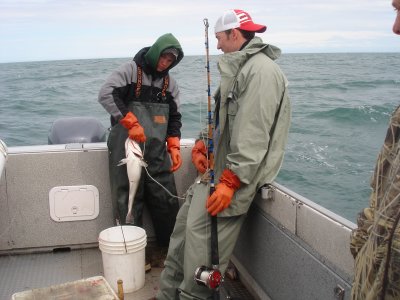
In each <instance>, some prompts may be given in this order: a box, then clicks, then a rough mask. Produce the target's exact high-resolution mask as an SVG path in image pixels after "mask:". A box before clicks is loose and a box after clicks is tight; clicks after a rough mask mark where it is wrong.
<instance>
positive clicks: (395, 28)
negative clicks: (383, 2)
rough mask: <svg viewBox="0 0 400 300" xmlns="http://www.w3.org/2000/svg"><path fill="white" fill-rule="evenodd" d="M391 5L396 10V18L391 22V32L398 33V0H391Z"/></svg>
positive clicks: (399, 13)
mask: <svg viewBox="0 0 400 300" xmlns="http://www.w3.org/2000/svg"><path fill="white" fill-rule="evenodd" d="M392 5H393V7H394V9H395V11H396V19H395V20H394V24H393V32H394V33H395V34H399V35H400V0H393V1H392Z"/></svg>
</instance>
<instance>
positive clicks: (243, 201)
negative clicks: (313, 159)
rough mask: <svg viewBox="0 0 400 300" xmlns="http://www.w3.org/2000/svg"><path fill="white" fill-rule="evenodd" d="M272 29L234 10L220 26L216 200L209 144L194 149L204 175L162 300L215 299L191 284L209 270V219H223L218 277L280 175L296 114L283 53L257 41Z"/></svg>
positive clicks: (181, 225) (174, 250)
mask: <svg viewBox="0 0 400 300" xmlns="http://www.w3.org/2000/svg"><path fill="white" fill-rule="evenodd" d="M265 30H266V26H264V25H259V24H255V23H254V22H253V21H252V19H251V17H250V15H249V14H248V13H246V12H244V11H242V10H229V11H227V12H225V13H224V14H223V16H221V17H220V18H219V19H218V21H217V22H216V25H215V34H216V38H217V40H218V46H217V48H218V49H220V50H222V51H223V52H224V55H222V56H221V57H220V59H219V62H218V68H219V72H220V74H221V82H220V86H219V88H218V90H217V92H216V93H215V101H216V102H215V111H214V115H213V117H214V120H213V127H214V138H213V143H214V158H215V161H214V163H215V165H214V173H215V176H214V177H215V184H216V186H215V192H214V193H213V194H212V195H211V196H208V195H209V191H210V185H209V180H208V177H209V176H208V172H207V168H208V160H207V147H206V145H207V142H205V141H203V140H202V139H200V140H198V141H197V142H196V143H195V146H194V148H193V150H192V161H193V163H194V165H195V166H196V168H197V170H198V171H199V172H200V173H204V174H203V176H201V177H200V178H199V179H198V180H196V182H195V183H194V184H193V185H192V186H191V187H190V188H189V189H188V191H187V196H186V201H185V203H184V204H183V205H182V207H181V209H180V210H179V213H178V216H177V220H176V224H175V228H174V231H173V233H172V235H171V241H170V245H169V249H168V255H167V259H166V261H165V269H164V271H163V272H162V274H161V279H160V291H159V293H158V294H157V299H163V300H167V299H168V300H170V299H176V298H178V299H209V298H211V297H212V294H213V291H212V290H211V289H209V288H208V287H206V286H203V285H197V284H196V283H195V281H194V280H193V277H194V274H195V271H196V269H197V268H198V267H200V266H211V255H210V228H211V225H210V215H212V216H217V224H218V229H217V231H218V249H219V263H220V264H219V269H220V271H221V272H222V273H223V272H225V269H226V267H227V265H228V262H229V259H230V256H231V254H232V252H233V249H234V247H235V243H236V240H237V238H238V235H239V232H240V229H241V226H242V224H243V221H244V219H245V217H246V213H247V211H248V209H249V207H250V205H251V203H252V201H253V198H254V196H255V193H256V192H257V190H258V189H260V188H261V187H262V186H263V185H265V184H269V183H271V182H272V181H273V180H274V179H275V177H276V176H277V174H278V171H279V169H280V167H281V164H282V160H283V156H284V151H285V146H286V142H287V137H288V132H289V126H290V118H291V107H290V101H289V96H288V88H287V86H288V82H287V80H286V78H285V76H284V74H283V72H282V71H281V70H280V68H279V67H278V65H277V64H276V63H275V62H274V61H273V60H275V59H276V58H277V57H278V56H279V55H280V50H279V49H278V48H276V47H274V46H272V45H268V44H265V43H263V42H262V40H261V39H260V38H259V37H255V32H264V31H265Z"/></svg>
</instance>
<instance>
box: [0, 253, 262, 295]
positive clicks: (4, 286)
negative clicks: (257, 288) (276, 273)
mask: <svg viewBox="0 0 400 300" xmlns="http://www.w3.org/2000/svg"><path fill="white" fill-rule="evenodd" d="M161 271H162V268H152V269H151V271H150V272H148V273H146V275H145V286H144V288H142V289H140V290H138V291H136V292H134V293H129V294H125V300H133V299H135V300H142V299H143V300H147V299H149V298H151V297H154V296H155V295H156V294H157V290H158V281H159V277H160V274H161ZM99 275H101V276H103V263H102V258H101V251H100V250H99V249H98V248H90V249H80V250H71V251H67V252H51V253H40V254H39V253H38V254H21V255H5V256H0V299H1V300H3V299H4V300H8V299H11V298H12V295H13V294H14V293H18V292H22V291H26V290H31V289H35V288H42V287H49V286H52V285H56V284H61V283H65V282H70V281H76V280H79V279H82V278H88V277H93V276H99ZM224 286H225V288H224V289H222V290H221V299H237V300H252V299H254V298H253V297H252V296H251V295H250V294H249V292H248V291H247V290H246V289H245V287H244V286H243V285H242V284H241V282H240V281H231V280H229V279H226V280H225V282H224Z"/></svg>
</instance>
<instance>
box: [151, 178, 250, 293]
mask: <svg viewBox="0 0 400 300" xmlns="http://www.w3.org/2000/svg"><path fill="white" fill-rule="evenodd" d="M209 191H210V187H209V184H208V183H203V182H200V180H199V181H196V182H195V183H193V184H192V185H191V186H190V187H189V189H188V190H187V193H186V200H185V202H184V203H183V204H182V206H181V208H180V210H179V213H178V216H177V218H176V223H175V228H174V232H173V233H172V235H171V242H170V245H169V248H168V255H167V259H166V260H165V268H164V270H163V271H162V273H161V277H160V288H159V292H158V294H157V300H173V299H180V300H195V299H207V300H208V299H212V296H213V291H212V290H210V289H209V288H207V287H205V286H200V285H198V284H197V283H195V281H194V279H193V276H194V274H195V270H196V269H197V267H199V266H203V265H204V266H211V253H210V250H211V247H210V243H211V234H210V230H211V223H210V221H211V219H210V215H209V213H208V212H207V210H206V201H207V198H208V195H209ZM245 217H246V215H239V216H233V217H222V218H218V248H219V259H220V265H219V267H220V268H219V269H220V271H221V272H222V274H223V273H224V272H225V270H226V268H227V266H228V263H229V259H230V257H231V255H232V252H233V249H234V247H235V244H236V241H237V238H238V236H239V233H240V229H241V227H242V224H243V221H244V220H245Z"/></svg>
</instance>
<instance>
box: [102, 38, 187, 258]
mask: <svg viewBox="0 0 400 300" xmlns="http://www.w3.org/2000/svg"><path fill="white" fill-rule="evenodd" d="M182 58H183V51H182V48H181V45H180V44H179V42H178V40H177V39H176V38H175V37H174V36H173V35H172V34H170V33H168V34H164V35H162V36H160V37H159V38H158V39H157V41H156V42H155V43H154V44H153V45H152V46H151V47H145V48H143V49H141V50H140V51H139V52H138V53H137V54H136V55H135V57H134V59H133V60H132V61H130V62H127V63H125V64H123V65H122V66H120V67H119V68H118V69H117V70H115V71H114V72H113V73H112V74H111V75H110V76H109V77H108V78H107V80H106V81H105V83H104V84H103V86H102V87H101V90H100V92H99V98H98V100H99V102H100V103H101V105H102V106H103V107H104V108H105V109H106V110H107V112H108V113H109V114H110V115H111V126H112V128H111V131H110V135H109V138H108V141H107V146H108V148H109V172H110V184H111V196H112V204H113V209H114V216H115V219H116V220H117V222H118V223H120V224H126V216H127V212H128V209H129V208H128V195H129V181H128V176H127V169H126V165H122V166H118V163H119V161H120V160H121V159H122V158H125V140H126V139H127V137H128V136H129V137H130V138H131V139H133V140H135V141H136V142H138V143H140V147H141V148H142V151H143V153H144V159H145V161H146V162H147V164H148V167H147V171H148V172H149V174H150V176H151V177H152V178H150V176H149V175H148V174H147V172H145V170H144V169H143V170H142V174H141V177H140V184H139V186H138V189H137V191H136V196H135V199H134V202H133V203H134V204H133V206H134V209H133V220H134V225H136V226H142V212H143V207H144V205H145V204H146V205H147V207H148V209H149V213H150V216H151V218H152V220H153V224H154V230H155V233H156V236H157V242H158V245H159V246H160V247H163V248H165V252H166V249H167V247H168V244H169V239H170V235H171V233H172V230H173V228H174V224H175V218H176V215H177V212H178V210H179V203H178V199H177V198H176V197H173V196H172V195H176V187H175V181H174V176H173V173H172V172H174V171H176V170H177V169H178V168H179V167H180V165H181V163H182V160H181V156H180V142H179V140H180V137H181V131H180V129H181V126H182V123H181V114H180V112H179V89H178V86H177V83H176V81H175V80H174V78H172V77H171V76H169V74H168V72H169V70H170V69H172V68H173V67H175V66H176V65H177V64H178V63H179V62H180V61H181V60H182ZM167 152H169V154H170V156H169V155H168V153H167ZM170 158H171V159H170ZM171 161H172V166H171ZM155 181H157V182H158V183H160V184H161V185H162V186H164V187H165V188H166V189H167V190H168V191H169V192H168V191H166V190H164V189H163V188H162V187H160V186H159V184H158V183H157V182H155Z"/></svg>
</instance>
